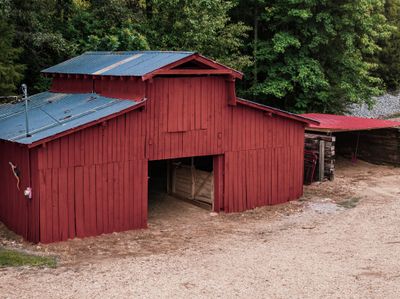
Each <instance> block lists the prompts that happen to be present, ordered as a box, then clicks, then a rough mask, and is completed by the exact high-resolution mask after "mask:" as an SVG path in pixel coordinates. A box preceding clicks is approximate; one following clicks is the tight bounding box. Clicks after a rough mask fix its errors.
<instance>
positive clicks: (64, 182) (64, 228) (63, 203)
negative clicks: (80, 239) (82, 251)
mask: <svg viewBox="0 0 400 299" xmlns="http://www.w3.org/2000/svg"><path fill="white" fill-rule="evenodd" d="M58 203H59V211H58V213H59V240H58V241H65V240H67V239H68V174H67V168H60V169H59V175H58Z"/></svg>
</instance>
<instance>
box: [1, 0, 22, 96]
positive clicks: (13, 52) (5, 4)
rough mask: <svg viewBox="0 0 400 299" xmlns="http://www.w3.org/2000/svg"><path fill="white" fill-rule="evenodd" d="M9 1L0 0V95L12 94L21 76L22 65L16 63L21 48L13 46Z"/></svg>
mask: <svg viewBox="0 0 400 299" xmlns="http://www.w3.org/2000/svg"><path fill="white" fill-rule="evenodd" d="M10 10H11V6H10V3H9V1H5V0H0V32H1V35H0V53H1V55H0V95H2V96H8V95H11V94H14V93H15V92H16V90H17V87H18V84H19V83H20V81H21V79H22V77H23V74H22V73H23V70H24V66H23V65H22V64H18V63H16V61H17V59H18V56H19V55H20V53H21V49H18V48H14V47H13V45H12V43H13V41H14V29H13V27H12V26H10V18H9V16H10Z"/></svg>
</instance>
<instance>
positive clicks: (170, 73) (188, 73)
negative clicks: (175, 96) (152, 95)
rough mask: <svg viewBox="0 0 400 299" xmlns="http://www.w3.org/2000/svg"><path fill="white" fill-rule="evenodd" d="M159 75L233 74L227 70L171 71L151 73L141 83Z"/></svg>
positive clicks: (143, 77)
mask: <svg viewBox="0 0 400 299" xmlns="http://www.w3.org/2000/svg"><path fill="white" fill-rule="evenodd" d="M161 75H184V76H188V75H233V72H232V71H231V70H229V69H225V70H224V69H218V70H217V69H172V70H165V69H161V70H159V71H154V72H153V73H150V74H147V75H144V76H142V79H143V81H145V80H149V79H151V78H153V77H154V76H161Z"/></svg>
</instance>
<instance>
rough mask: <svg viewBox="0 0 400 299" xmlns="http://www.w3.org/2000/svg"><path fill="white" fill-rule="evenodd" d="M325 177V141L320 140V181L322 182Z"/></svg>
mask: <svg viewBox="0 0 400 299" xmlns="http://www.w3.org/2000/svg"><path fill="white" fill-rule="evenodd" d="M324 177H325V141H324V140H320V141H319V177H318V178H319V181H320V182H322V181H323V180H324Z"/></svg>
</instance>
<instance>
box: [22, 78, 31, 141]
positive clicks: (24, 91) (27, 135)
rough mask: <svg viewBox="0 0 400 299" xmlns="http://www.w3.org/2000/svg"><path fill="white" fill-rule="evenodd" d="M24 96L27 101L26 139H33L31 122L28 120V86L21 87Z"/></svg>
mask: <svg viewBox="0 0 400 299" xmlns="http://www.w3.org/2000/svg"><path fill="white" fill-rule="evenodd" d="M21 89H22V94H23V97H24V100H25V126H26V137H31V135H29V120H28V87H27V86H26V84H22V85H21Z"/></svg>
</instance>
